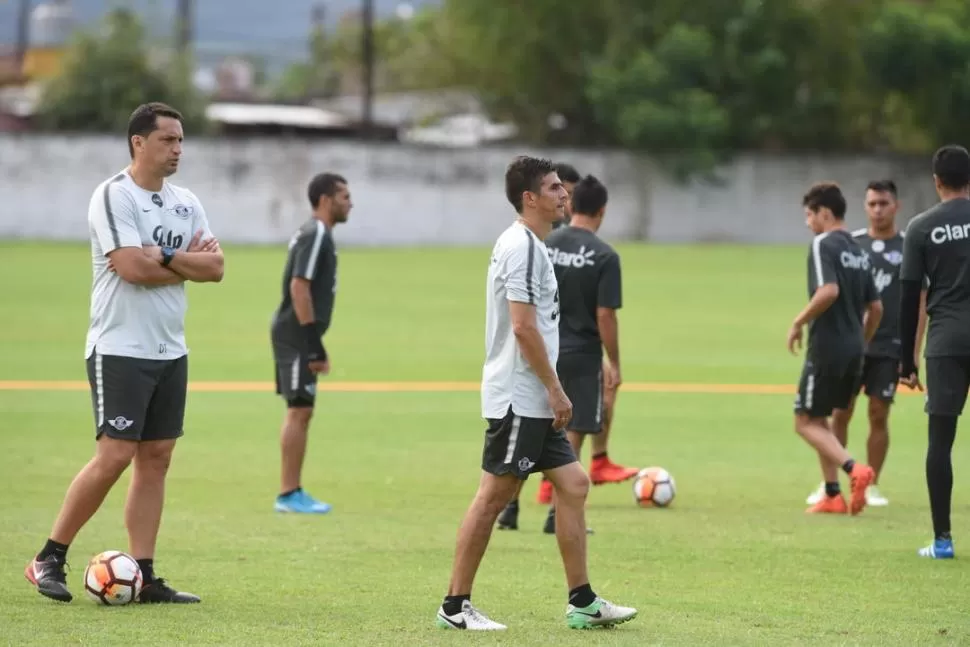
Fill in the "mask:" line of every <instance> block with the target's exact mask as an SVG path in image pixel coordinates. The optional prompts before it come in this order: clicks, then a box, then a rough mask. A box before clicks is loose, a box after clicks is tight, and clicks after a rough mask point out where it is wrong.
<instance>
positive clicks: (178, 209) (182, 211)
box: [169, 204, 195, 220]
mask: <svg viewBox="0 0 970 647" xmlns="http://www.w3.org/2000/svg"><path fill="white" fill-rule="evenodd" d="M169 211H171V212H172V213H173V214H174V215H175V216H176V217H178V218H181V219H182V220H188V219H189V216H191V215H192V214H193V213H195V207H191V206H188V205H184V204H177V205H175V206H174V207H172V208H171V209H169Z"/></svg>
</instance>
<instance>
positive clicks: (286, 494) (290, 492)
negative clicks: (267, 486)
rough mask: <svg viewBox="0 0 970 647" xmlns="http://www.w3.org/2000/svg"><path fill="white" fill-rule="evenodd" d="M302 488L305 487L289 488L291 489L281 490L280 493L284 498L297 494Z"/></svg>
mask: <svg viewBox="0 0 970 647" xmlns="http://www.w3.org/2000/svg"><path fill="white" fill-rule="evenodd" d="M302 489H303V488H296V489H295V490H289V491H287V492H281V493H280V497H281V498H283V497H288V496H290V495H291V494H296V493H297V492H299V491H300V490H302Z"/></svg>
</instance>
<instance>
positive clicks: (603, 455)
mask: <svg viewBox="0 0 970 647" xmlns="http://www.w3.org/2000/svg"><path fill="white" fill-rule="evenodd" d="M600 458H606V452H600V453H599V454H593V460H594V461H595V460H597V459H600Z"/></svg>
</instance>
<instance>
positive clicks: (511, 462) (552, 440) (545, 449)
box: [482, 407, 576, 481]
mask: <svg viewBox="0 0 970 647" xmlns="http://www.w3.org/2000/svg"><path fill="white" fill-rule="evenodd" d="M552 422H553V421H552V419H551V418H526V417H524V416H517V415H515V414H514V413H513V412H512V407H509V411H508V413H507V414H505V417H504V418H496V419H492V418H489V419H488V429H486V430H485V448H484V450H483V451H482V469H483V470H485V471H486V472H488V473H489V474H495V475H496V476H502V475H503V474H514V475H515V476H516V477H517V478H519V479H521V480H523V481H524V480H525V479H527V478H528V477H529V474H532V473H533V472H543V471H545V470H551V469H555V468H557V467H562V466H563V465H569V464H570V463H575V462H576V454H575V452H573V447H572V445H570V444H569V441H568V440H567V439H566V434H565V433H563V432H562V431H559V430H557V429H554V428H553V426H552Z"/></svg>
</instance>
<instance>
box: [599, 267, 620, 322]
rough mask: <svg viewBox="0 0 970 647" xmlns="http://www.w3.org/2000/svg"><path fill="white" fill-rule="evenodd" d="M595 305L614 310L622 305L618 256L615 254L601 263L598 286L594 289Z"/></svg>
mask: <svg viewBox="0 0 970 647" xmlns="http://www.w3.org/2000/svg"><path fill="white" fill-rule="evenodd" d="M596 305H597V306H599V307H600V308H612V309H614V310H619V309H620V307H621V306H622V305H623V290H622V280H621V277H620V257H619V256H617V255H616V254H611V255H610V256H609V257H607V259H606V261H604V263H603V269H602V271H601V272H600V279H599V286H598V288H597V291H596Z"/></svg>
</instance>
